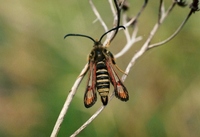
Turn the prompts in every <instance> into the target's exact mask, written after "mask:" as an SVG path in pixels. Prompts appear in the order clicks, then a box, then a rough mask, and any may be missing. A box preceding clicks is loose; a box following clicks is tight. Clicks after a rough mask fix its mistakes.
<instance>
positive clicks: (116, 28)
mask: <svg viewBox="0 0 200 137" xmlns="http://www.w3.org/2000/svg"><path fill="white" fill-rule="evenodd" d="M119 28H123V29H126V28H125V27H124V26H117V27H115V28H113V29H111V30H109V31H107V32H106V33H104V34H103V35H102V36H101V38H100V39H99V42H101V40H102V39H103V37H104V36H105V35H107V34H108V33H110V32H111V31H113V30H118V29H119Z"/></svg>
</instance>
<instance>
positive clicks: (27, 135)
mask: <svg viewBox="0 0 200 137" xmlns="http://www.w3.org/2000/svg"><path fill="white" fill-rule="evenodd" d="M94 3H95V5H96V7H97V9H98V10H99V12H100V14H101V15H102V17H103V19H104V20H105V22H106V23H107V24H108V26H109V28H111V27H112V23H113V17H112V13H111V11H110V7H109V4H108V2H107V1H106V0H104V1H103V0H102V1H97V0H96V1H94ZM129 3H130V7H131V9H130V10H129V11H128V15H129V16H134V15H136V13H137V11H138V10H139V9H140V7H141V5H142V3H143V1H139V0H138V1H131V2H129ZM170 3H171V1H167V2H166V6H167V7H168V6H169V5H170ZM158 5H159V4H158V3H157V1H150V2H149V5H148V7H147V8H146V9H145V12H144V13H143V14H142V16H141V18H140V19H139V22H138V23H139V35H141V36H142V37H143V41H141V42H139V43H137V44H136V45H135V46H133V47H132V48H131V49H130V51H129V52H127V54H126V55H124V56H122V57H121V58H118V59H117V64H118V66H120V68H122V69H123V70H125V68H126V66H127V64H128V62H129V61H130V59H131V58H132V56H133V55H134V54H135V53H136V51H138V49H139V48H140V47H141V45H142V44H143V43H144V41H145V38H147V37H148V34H149V31H150V30H151V29H152V27H153V25H154V24H155V23H156V21H157V13H158V12H157V10H158ZM188 12H189V9H188V8H180V7H175V9H174V11H173V12H172V13H171V14H170V16H169V17H168V18H167V20H166V21H165V23H164V24H163V25H162V27H161V28H160V29H159V31H158V32H157V34H156V36H155V37H154V39H153V42H159V41H162V40H163V39H165V38H167V37H168V36H170V35H171V34H172V33H173V32H174V31H175V30H176V28H177V27H178V26H179V24H180V23H181V22H182V20H183V19H184V18H185V17H186V15H187V14H188ZM95 19H96V17H95V16H94V13H93V12H92V10H91V7H90V5H89V2H88V1H80V0H60V1H52V0H49V1H33V0H32V1H25V0H18V1H13V0H6V1H3V2H1V4H0V136H1V137H36V136H40V137H47V136H50V134H51V132H52V129H53V127H54V124H55V122H56V120H57V117H58V115H59V113H60V110H61V108H62V106H63V104H64V102H65V99H66V97H67V95H68V93H69V90H70V88H71V87H72V85H73V83H74V81H75V80H76V78H77V76H78V75H79V73H80V71H81V70H82V68H83V67H84V65H85V64H86V62H87V55H88V54H89V52H90V50H91V49H92V45H93V43H92V41H90V40H88V39H84V38H79V37H68V38H67V39H65V40H64V39H63V37H64V35H65V34H67V33H80V34H86V35H89V36H92V37H93V38H95V39H96V38H99V37H100V36H101V35H102V34H103V33H104V30H103V28H102V26H101V25H100V23H99V22H96V23H92V22H93V21H94V20H95ZM199 24H200V14H199V13H198V12H197V13H195V14H194V15H193V16H192V17H191V19H190V20H189V22H188V23H187V24H186V25H185V26H184V28H183V30H182V31H181V32H180V34H179V35H178V36H177V37H176V38H174V39H173V40H172V41H170V42H169V43H167V44H165V45H163V46H161V47H159V48H155V49H153V50H150V51H148V52H147V53H146V54H145V55H144V56H142V57H141V58H140V59H139V60H138V61H137V63H136V64H135V66H134V67H133V68H132V70H131V72H130V74H129V75H128V78H127V79H126V81H125V85H126V86H127V89H128V91H129V94H130V100H129V101H128V102H126V103H124V102H121V101H119V100H118V99H116V98H114V99H113V100H112V101H111V102H110V104H109V105H108V106H107V107H106V109H105V110H104V111H103V112H102V113H101V114H100V115H99V116H98V117H97V118H96V119H95V120H94V121H93V122H92V124H90V125H89V126H88V127H87V128H86V129H84V130H83V131H82V132H81V133H80V134H79V136H80V137H94V136H95V137H102V136H107V137H122V136H124V137H125V136H126V137H132V136H135V137H189V136H190V137H199V136H200V130H199V128H200V91H199V90H200V76H199V75H200V63H199V61H200V46H199V43H200V39H199V36H200V28H199ZM153 42H152V43H153ZM125 43H126V41H125V37H124V35H123V32H120V33H119V34H118V35H117V37H116V38H115V40H114V41H113V43H112V44H111V47H110V48H109V50H111V51H112V52H113V54H116V53H118V52H119V51H120V49H122V47H123V45H125ZM119 74H120V72H119ZM120 75H121V74H120ZM86 79H87V78H85V79H84V80H83V81H82V83H81V85H80V87H79V89H78V91H77V93H76V95H75V97H74V99H73V101H72V103H71V105H70V108H69V112H68V113H67V115H66V117H65V120H64V122H63V124H62V126H61V129H60V132H59V134H58V136H59V137H63V136H66V137H67V136H69V135H71V134H72V133H73V132H74V131H75V130H76V129H77V128H78V127H80V126H81V125H82V124H83V123H84V122H85V121H86V120H87V119H88V118H89V117H90V116H91V115H92V114H93V113H94V112H95V111H96V110H97V109H98V108H99V107H100V106H101V102H100V98H99V97H98V101H97V103H96V104H95V105H94V106H93V107H92V108H90V109H86V108H85V107H84V105H83V95H84V91H85V87H86Z"/></svg>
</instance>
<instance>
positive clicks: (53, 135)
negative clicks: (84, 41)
mask: <svg viewBox="0 0 200 137" xmlns="http://www.w3.org/2000/svg"><path fill="white" fill-rule="evenodd" d="M87 69H88V64H86V65H85V67H84V68H83V70H82V71H81V73H80V75H79V77H78V78H77V79H76V81H75V83H74V85H73V86H72V88H71V90H70V93H69V95H68V97H67V99H66V101H65V103H64V106H63V108H62V110H61V112H60V114H59V116H58V119H57V121H56V124H55V126H54V129H53V131H52V133H51V137H56V136H57V134H58V132H59V130H60V126H61V124H62V122H63V120H64V117H65V114H66V113H67V111H68V108H69V105H70V103H71V101H72V99H73V97H74V95H75V93H76V91H77V88H78V86H79V84H80V83H81V81H82V79H83V77H84V75H85V72H86V71H87Z"/></svg>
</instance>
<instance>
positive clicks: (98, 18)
mask: <svg viewBox="0 0 200 137" xmlns="http://www.w3.org/2000/svg"><path fill="white" fill-rule="evenodd" d="M89 3H90V5H91V7H92V10H93V12H94V14H95V15H96V17H97V20H99V22H100V23H101V25H102V26H103V28H104V31H105V32H107V31H108V27H107V26H106V24H105V22H104V21H103V20H102V18H101V16H100V14H99V12H98V11H97V9H96V7H95V6H94V4H93V2H92V0H89Z"/></svg>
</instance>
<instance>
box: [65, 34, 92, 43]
mask: <svg viewBox="0 0 200 137" xmlns="http://www.w3.org/2000/svg"><path fill="white" fill-rule="evenodd" d="M68 36H79V37H85V38H89V39H91V40H92V41H93V42H94V43H96V40H94V39H93V38H92V37H90V36H87V35H83V34H67V35H65V36H64V39H65V38H66V37H68Z"/></svg>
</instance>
